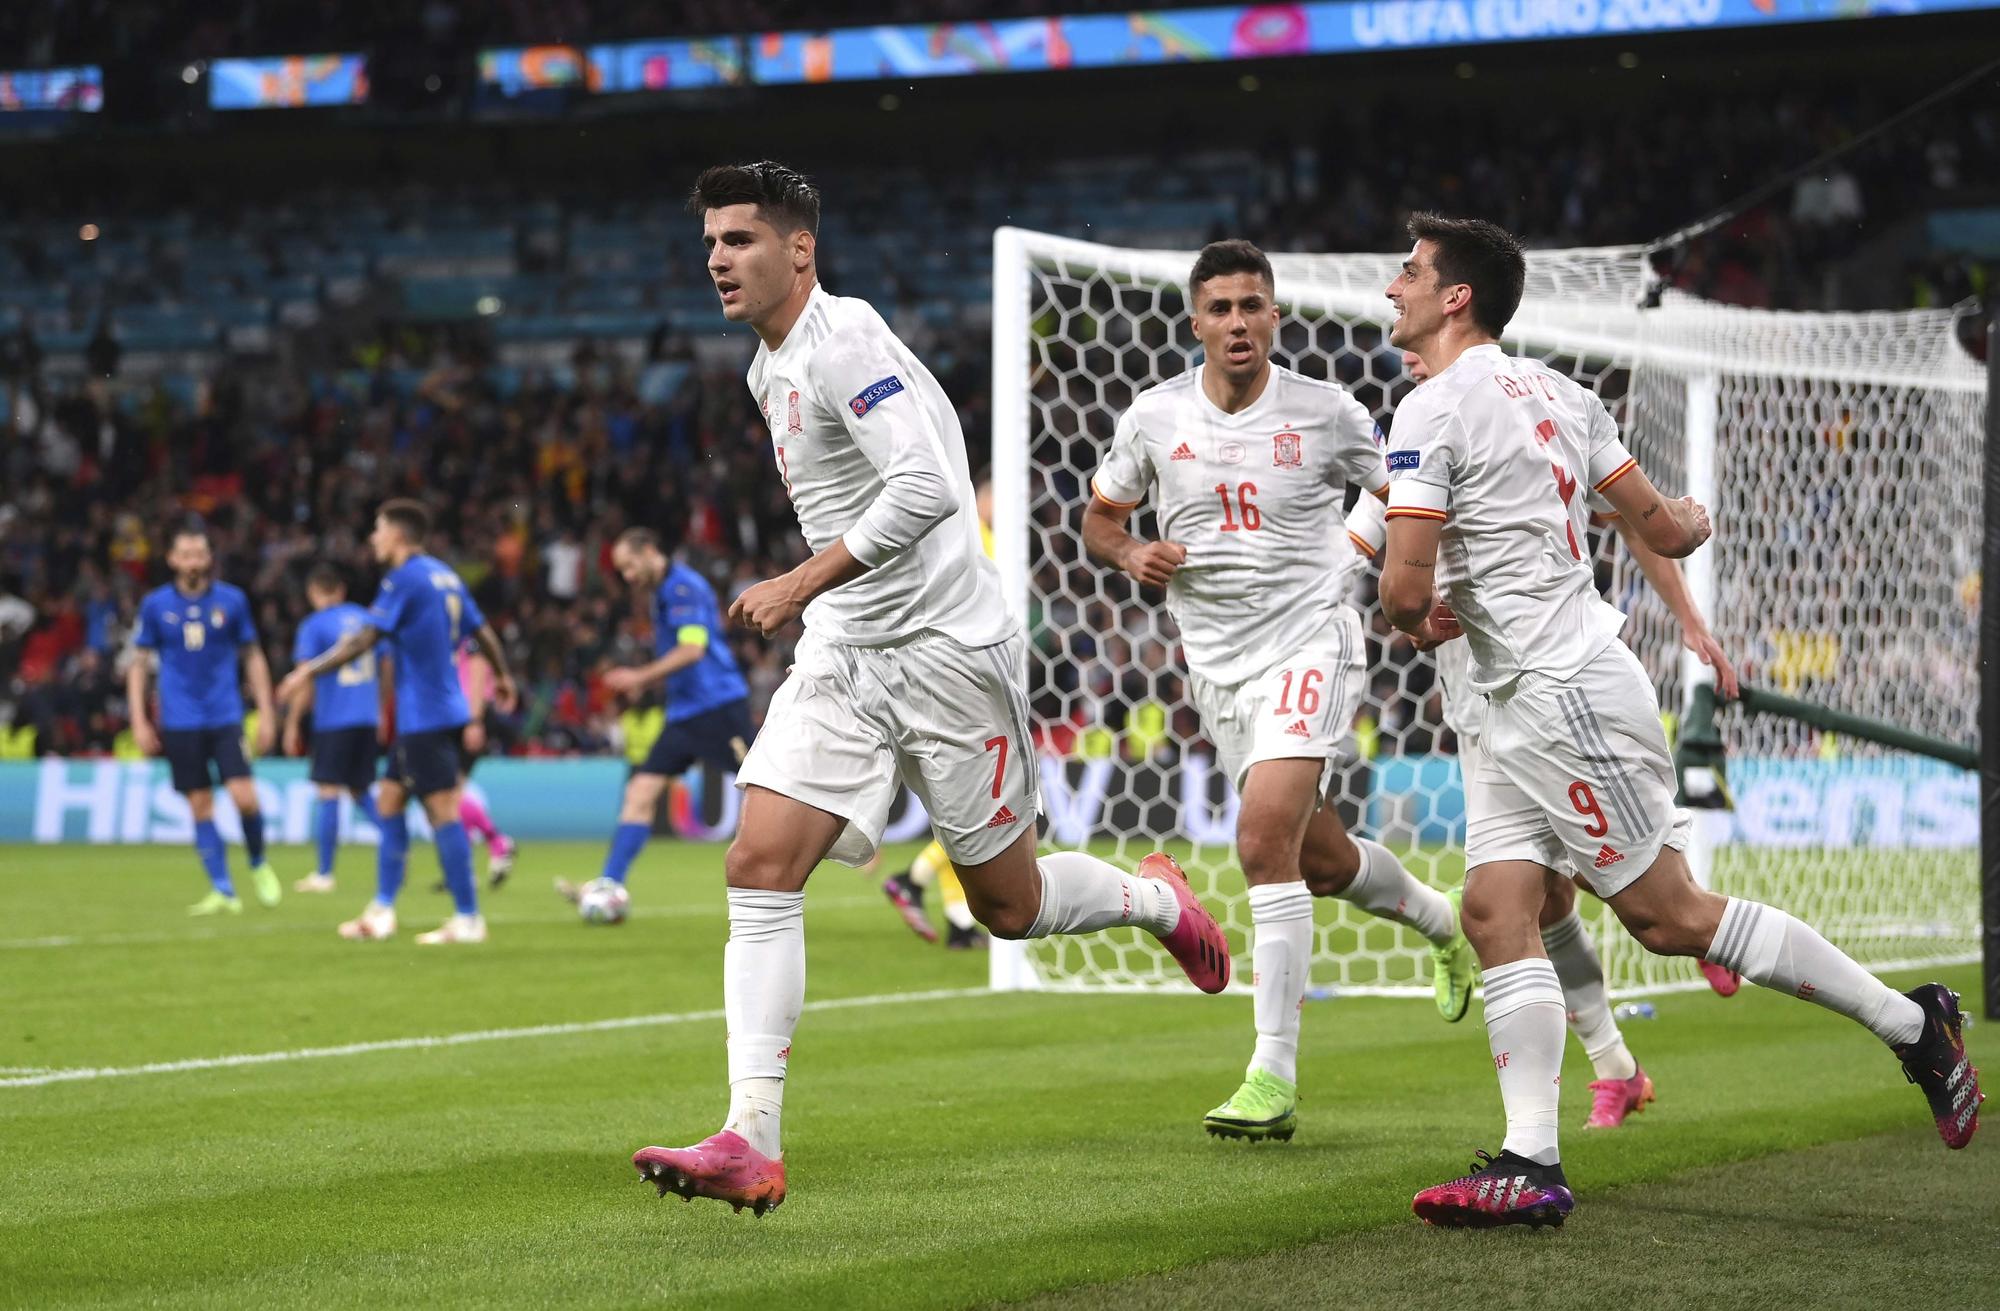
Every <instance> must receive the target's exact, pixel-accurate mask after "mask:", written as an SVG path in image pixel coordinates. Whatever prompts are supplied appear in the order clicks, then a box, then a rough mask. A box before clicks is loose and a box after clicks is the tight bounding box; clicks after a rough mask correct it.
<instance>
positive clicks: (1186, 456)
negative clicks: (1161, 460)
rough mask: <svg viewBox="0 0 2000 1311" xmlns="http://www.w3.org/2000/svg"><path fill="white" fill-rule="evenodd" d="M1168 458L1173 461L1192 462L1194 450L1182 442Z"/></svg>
mask: <svg viewBox="0 0 2000 1311" xmlns="http://www.w3.org/2000/svg"><path fill="white" fill-rule="evenodd" d="M1168 458H1170V459H1175V460H1192V459H1193V458H1194V448H1192V447H1190V446H1189V445H1188V444H1187V443H1186V442H1182V443H1181V444H1180V445H1179V446H1176V447H1174V453H1173V455H1172V456H1170V457H1168Z"/></svg>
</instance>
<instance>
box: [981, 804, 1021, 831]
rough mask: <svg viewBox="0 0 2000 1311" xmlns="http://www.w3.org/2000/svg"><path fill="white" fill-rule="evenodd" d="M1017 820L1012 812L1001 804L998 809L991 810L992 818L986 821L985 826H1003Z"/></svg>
mask: <svg viewBox="0 0 2000 1311" xmlns="http://www.w3.org/2000/svg"><path fill="white" fill-rule="evenodd" d="M1017 822H1018V821H1017V820H1016V819H1015V817H1014V812H1013V811H1011V810H1009V809H1008V808H1007V807H1005V806H1002V807H1000V809H998V810H996V811H994V812H993V818H992V819H989V820H987V821H986V827H987V828H1005V827H1007V825H1009V824H1013V823H1017Z"/></svg>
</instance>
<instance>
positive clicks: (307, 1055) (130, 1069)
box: [0, 988, 993, 1088]
mask: <svg viewBox="0 0 2000 1311" xmlns="http://www.w3.org/2000/svg"><path fill="white" fill-rule="evenodd" d="M992 995H993V992H992V989H990V988H937V989H933V990H931V991H929V992H883V993H874V994H871V995H869V996H865V997H834V998H830V999H828V1000H826V1001H809V1002H807V1003H806V1005H805V1009H806V1010H808V1011H844V1010H856V1009H860V1008H862V1007H872V1006H897V1005H905V1004H908V1003H911V1002H921V1001H951V1000H957V999H961V998H966V997H990V996H992ZM722 1018H723V1012H722V1011H721V1010H719V1009H718V1010H709V1011H669V1012H665V1013H662V1014H658V1015H627V1016H623V1017H621V1018H619V1019H613V1020H585V1021H580V1022H576V1023H571V1024H533V1025H528V1026H526V1027H524V1028H518V1029H475V1030H472V1031H471V1032H468V1033H443V1034H433V1035H430V1036H427V1037H421V1038H388V1039H384V1040H382V1041H379V1042H351V1043H346V1044H343V1045H342V1046H339V1047H300V1048H296V1049H294V1050H292V1051H280V1052H242V1053H238V1054H236V1055H233V1056H201V1057H196V1058H194V1059H192V1060H185V1061H154V1062H151V1063H149V1064H146V1065H114V1066H102V1067H98V1068H94V1069H61V1070H46V1071H43V1072H40V1073H36V1074H28V1075H20V1076H16V1077H12V1078H4V1079H0V1088H39V1087H42V1086H43V1085H45V1084H51V1083H79V1082H84V1081H88V1080H96V1079H131V1078H136V1077H137V1076H139V1075H142V1074H184V1073H187V1072H189V1071H195V1070H228V1069H236V1068H238V1067H240V1066H246V1065H281V1064H285V1063H288V1062H291V1061H324V1060H331V1059H333V1058H335V1057H343V1056H372V1055H373V1054H375V1053H376V1052H402V1051H422V1050H426V1049H429V1048H433V1047H464V1046H467V1045H469V1044H472V1043H476V1042H506V1041H510V1040H512V1039H516V1038H559V1037H567V1036H568V1035H570V1034H577V1033H609V1032H612V1031H615V1030H618V1029H651V1028H660V1027H663V1026H665V1025H670V1024H695V1023H700V1022H702V1021H705V1020H719V1019H722Z"/></svg>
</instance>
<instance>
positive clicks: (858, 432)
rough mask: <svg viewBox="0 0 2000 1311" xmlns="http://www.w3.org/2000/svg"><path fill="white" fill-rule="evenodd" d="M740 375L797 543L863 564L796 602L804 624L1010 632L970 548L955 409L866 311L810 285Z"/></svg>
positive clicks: (872, 631)
mask: <svg viewBox="0 0 2000 1311" xmlns="http://www.w3.org/2000/svg"><path fill="white" fill-rule="evenodd" d="M749 381H750V391H751V394H752V395H754V396H755V397H756V398H757V403H758V405H759V407H761V408H762V410H763V412H764V419H765V422H767V423H769V424H770V426H771V444H772V446H773V447H774V449H775V451H776V454H777V461H778V473H779V475H780V476H781V477H783V478H784V480H785V490H786V492H788V493H789V494H790V496H791V498H792V508H793V509H794V510H795V511H797V513H798V516H799V527H800V529H801V531H803V533H804V534H805V539H806V543H807V545H809V546H811V547H812V549H813V550H814V551H823V550H825V549H826V548H827V547H829V546H831V545H832V544H833V543H834V542H835V541H837V540H845V541H846V543H847V548H848V550H850V551H852V552H853V553H854V557H855V558H856V559H857V560H859V561H861V562H862V563H863V564H865V565H868V566H870V568H869V570H868V572H867V573H865V574H863V575H861V577H859V578H857V579H855V580H854V581H853V582H851V583H847V584H845V585H844V586H841V587H836V588H834V589H833V590H832V591H830V592H826V593H824V594H823V595H821V596H820V597H819V598H818V599H817V600H815V601H813V602H812V603H811V604H810V605H808V606H807V607H806V612H805V625H806V627H807V628H808V629H810V630H811V631H813V632H815V633H818V634H820V635H822V636H824V637H826V638H828V639H830V640H832V641H835V642H843V643H847V644H849V645H852V646H883V645H886V644H888V643H891V642H896V641H901V640H902V639H904V638H907V637H909V636H910V635H911V634H913V633H916V632H918V631H920V630H923V629H934V630H936V631H937V632H941V633H944V634H945V635H947V636H949V637H951V638H952V639H954V640H955V641H958V642H960V643H962V644H963V645H965V646H974V647H978V646H991V645H993V644H995V643H997V642H1002V641H1005V640H1006V639H1007V637H1008V636H1009V635H1010V634H1012V633H1013V632H1014V631H1016V629H1017V628H1018V625H1017V624H1016V623H1015V621H1014V619H1013V617H1012V616H1011V615H1009V614H1008V612H1007V607H1006V606H1005V605H1003V604H1002V603H1001V600H1000V575H999V572H998V571H997V570H996V569H995V568H994V567H993V562H992V561H991V560H989V559H987V558H986V554H985V552H984V551H983V550H982V549H981V548H980V535H979V514H978V512H977V510H976V509H975V508H974V503H973V491H972V475H971V472H970V470H969V469H968V467H967V464H966V457H965V435H964V433H963V432H961V431H960V429H959V426H958V411H957V410H955V409H954V408H953V407H952V404H951V401H950V399H949V398H948V397H946V395H945V394H944V388H942V387H940V386H939V385H938V382H937V379H936V378H933V377H932V376H931V373H930V370H928V369H926V368H925V367H924V366H923V364H922V363H920V362H919V361H918V359H917V357H916V356H915V355H913V354H911V353H910V349H909V347H907V346H905V345H903V343H902V342H901V341H900V340H899V339H898V338H897V337H896V334H895V333H893V332H891V331H890V330H889V325H888V324H887V323H884V322H883V321H882V316H881V315H880V314H877V313H876V312H875V309H874V307H873V306H871V305H869V304H868V303H867V302H866V301H862V300H856V299H854V298H852V297H849V296H831V295H828V294H827V292H826V291H825V290H824V289H823V288H819V287H815V288H813V293H812V298H811V299H810V300H809V301H808V302H807V303H806V309H805V313H804V314H802V315H800V316H799V321H798V322H797V323H795V324H793V325H792V330H791V331H790V332H789V333H787V334H786V336H785V340H784V344H783V345H781V346H779V347H778V349H777V350H775V351H774V350H771V349H770V348H769V347H767V346H762V345H760V346H759V347H758V348H757V356H756V358H755V359H753V360H751V362H750V379H749Z"/></svg>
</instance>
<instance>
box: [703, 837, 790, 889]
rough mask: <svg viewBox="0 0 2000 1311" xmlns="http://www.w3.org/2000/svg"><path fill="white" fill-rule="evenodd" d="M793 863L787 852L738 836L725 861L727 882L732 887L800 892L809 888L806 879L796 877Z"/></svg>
mask: <svg viewBox="0 0 2000 1311" xmlns="http://www.w3.org/2000/svg"><path fill="white" fill-rule="evenodd" d="M792 864H793V862H792V861H791V860H790V859H788V858H787V856H786V853H784V852H783V851H780V850H777V849H774V848H773V847H771V846H770V845H769V844H760V843H758V842H756V841H755V840H752V839H746V838H744V837H742V836H738V837H737V839H736V840H735V841H734V842H732V843H730V844H729V852H728V854H727V855H725V856H724V857H723V858H722V874H723V880H724V882H726V883H727V884H728V885H729V886H730V887H732V888H745V889H751V890H754V891H758V892H796V891H798V890H799V888H801V887H803V886H804V885H805V880H803V879H796V878H794V877H793V876H792Z"/></svg>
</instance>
